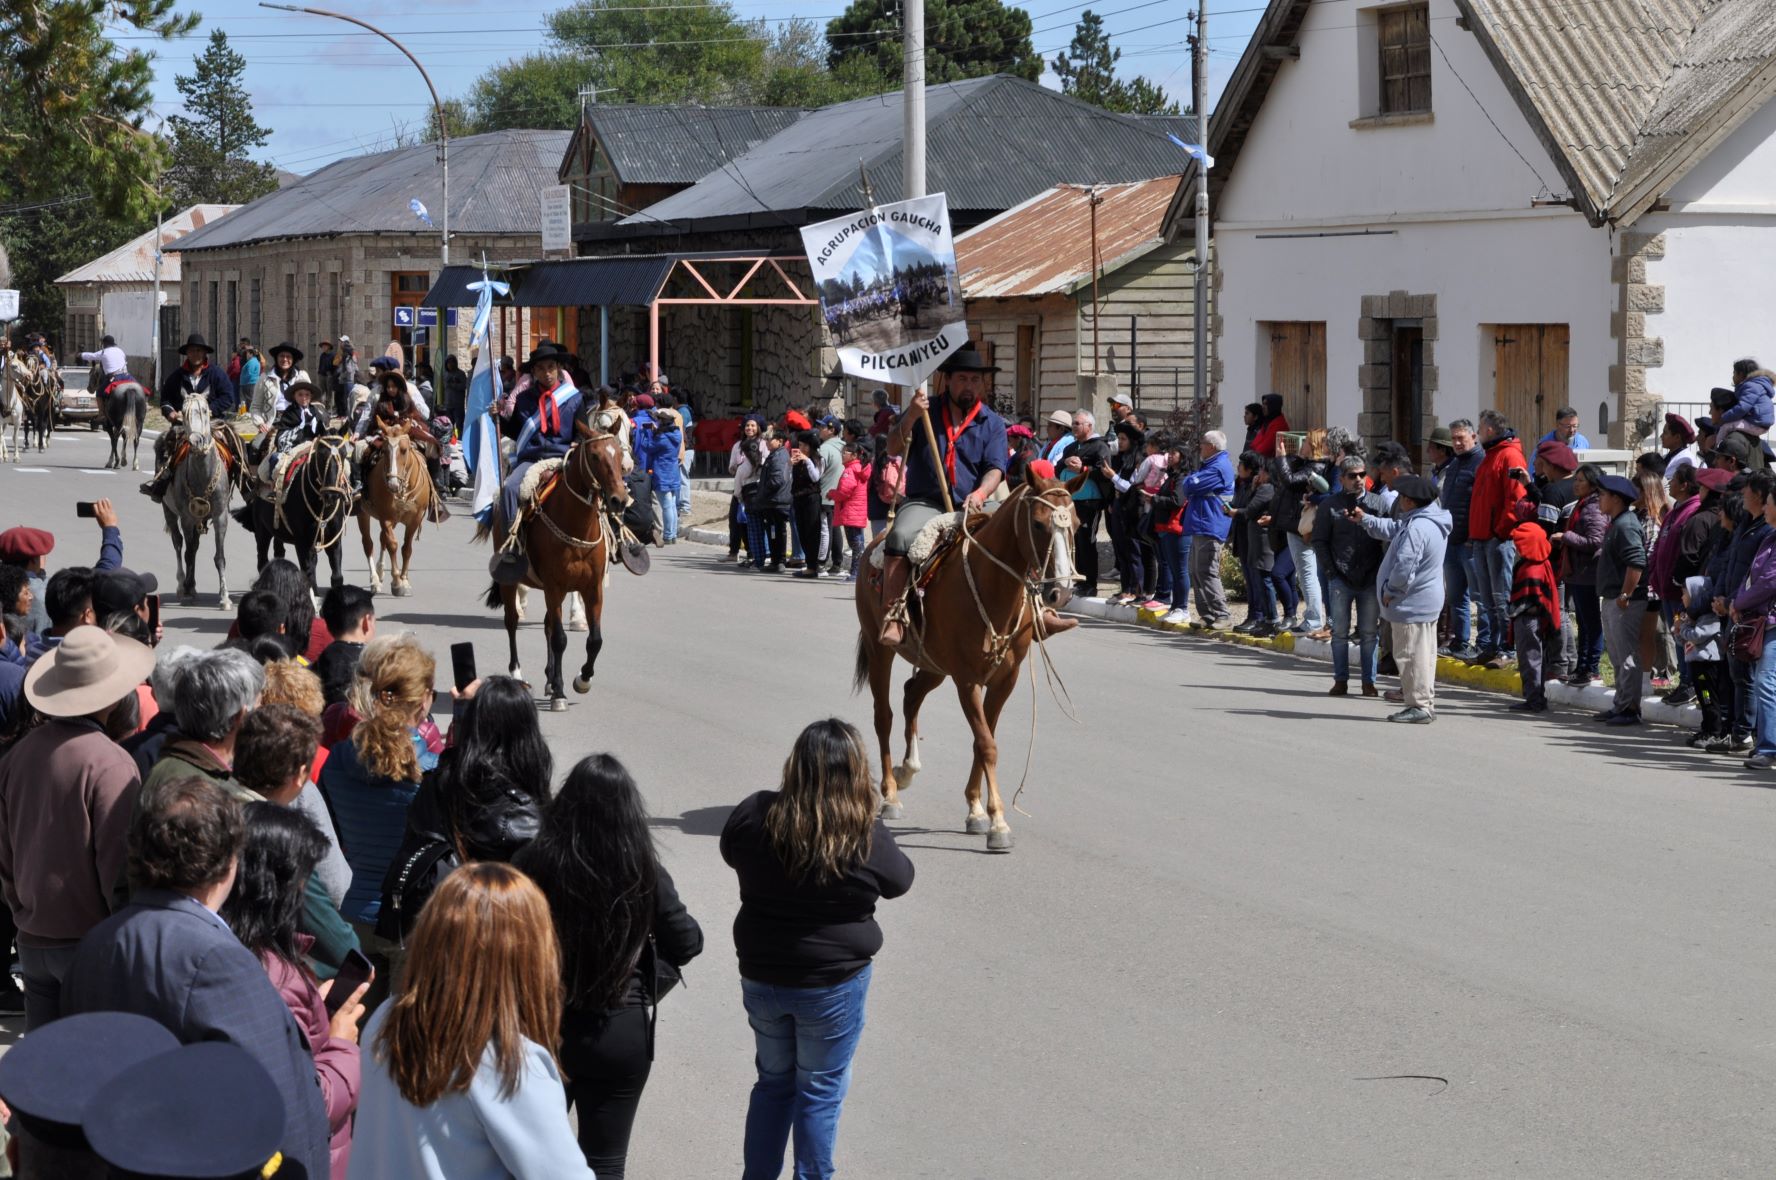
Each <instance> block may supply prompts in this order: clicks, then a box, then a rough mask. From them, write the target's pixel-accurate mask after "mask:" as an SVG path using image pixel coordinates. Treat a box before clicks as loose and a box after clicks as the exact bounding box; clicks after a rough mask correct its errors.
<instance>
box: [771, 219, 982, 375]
mask: <svg viewBox="0 0 1776 1180" xmlns="http://www.w3.org/2000/svg"><path fill="white" fill-rule="evenodd" d="M802 245H803V247H804V248H805V249H806V250H807V251H808V263H809V265H810V266H811V267H812V268H813V270H814V282H815V285H816V286H818V287H819V289H820V312H821V315H823V316H824V317H825V319H826V326H827V330H828V331H829V332H831V333H832V338H833V342H834V343H835V344H836V345H837V346H838V352H839V365H840V367H841V368H843V369H844V371H845V372H846V373H848V374H850V375H851V376H853V377H862V378H864V379H865V380H868V381H874V382H876V383H878V384H894V385H917V384H919V382H921V381H923V380H924V379H925V378H926V377H928V376H930V375H931V374H932V373H933V372H935V371H936V369H937V367H938V365H940V364H942V363H943V360H944V358H945V357H947V356H949V355H950V354H951V353H952V352H955V351H956V350H957V349H958V348H961V347H962V346H963V345H964V344H966V343H967V335H968V330H967V328H966V327H965V326H964V325H963V322H962V319H963V315H962V312H963V308H962V285H961V283H959V282H958V281H957V279H956V247H955V244H954V243H953V242H952V241H951V239H950V212H949V203H948V201H947V200H946V199H945V197H944V194H942V193H933V194H932V195H931V196H928V197H915V198H914V199H912V200H910V201H896V202H894V203H893V204H891V205H876V206H873V207H871V208H869V209H864V210H861V211H859V212H857V213H851V214H847V215H846V216H844V217H837V218H834V219H833V220H831V221H823V222H820V223H819V224H818V225H810V226H807V227H806V228H804V229H803V230H802Z"/></svg>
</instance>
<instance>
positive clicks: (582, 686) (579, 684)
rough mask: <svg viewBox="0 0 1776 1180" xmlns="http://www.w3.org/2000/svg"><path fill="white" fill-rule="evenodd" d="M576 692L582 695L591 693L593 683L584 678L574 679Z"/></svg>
mask: <svg viewBox="0 0 1776 1180" xmlns="http://www.w3.org/2000/svg"><path fill="white" fill-rule="evenodd" d="M574 691H575V692H577V693H581V694H584V693H588V692H591V691H592V682H591V681H590V680H588V679H586V678H585V677H584V676H576V677H574Z"/></svg>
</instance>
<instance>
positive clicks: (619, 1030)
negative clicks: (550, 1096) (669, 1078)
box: [561, 1008, 654, 1180]
mask: <svg viewBox="0 0 1776 1180" xmlns="http://www.w3.org/2000/svg"><path fill="white" fill-rule="evenodd" d="M653 1067H654V1063H653V1056H652V1053H651V1052H650V1049H649V1045H648V1010H647V1009H646V1008H619V1009H617V1010H616V1011H615V1012H609V1013H605V1012H593V1013H582V1012H573V1011H569V1012H568V1013H567V1014H566V1016H565V1017H563V1019H562V1022H561V1070H562V1072H563V1073H565V1074H566V1075H567V1101H568V1105H569V1106H571V1107H573V1108H574V1109H575V1110H577V1111H578V1113H579V1116H580V1151H581V1152H583V1153H584V1154H585V1156H586V1163H587V1164H589V1165H591V1168H592V1171H593V1172H594V1173H595V1174H596V1175H597V1176H598V1180H623V1172H624V1169H625V1167H626V1166H627V1162H628V1157H629V1134H630V1132H631V1131H633V1130H634V1129H635V1112H636V1110H637V1109H638V1108H639V1107H640V1106H641V1092H642V1090H643V1089H644V1088H645V1087H646V1086H647V1080H648V1074H649V1072H650V1071H652V1069H653Z"/></svg>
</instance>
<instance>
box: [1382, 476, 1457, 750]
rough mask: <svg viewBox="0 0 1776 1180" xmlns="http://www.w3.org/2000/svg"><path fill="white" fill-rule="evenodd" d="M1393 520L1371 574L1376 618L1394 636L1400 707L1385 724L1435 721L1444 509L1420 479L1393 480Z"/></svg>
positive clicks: (1446, 516)
mask: <svg viewBox="0 0 1776 1180" xmlns="http://www.w3.org/2000/svg"><path fill="white" fill-rule="evenodd" d="M1392 490H1393V492H1394V496H1395V500H1394V517H1395V520H1396V521H1397V523H1398V524H1399V528H1398V529H1397V530H1395V532H1394V538H1393V541H1392V543H1390V544H1389V545H1388V549H1387V552H1386V553H1385V554H1383V555H1382V558H1381V568H1380V569H1379V570H1378V571H1377V572H1376V575H1375V591H1376V595H1377V596H1378V597H1379V599H1380V601H1381V617H1382V618H1384V619H1386V620H1387V621H1388V624H1389V626H1390V627H1391V628H1392V629H1393V633H1394V660H1395V662H1396V663H1397V664H1399V667H1400V696H1401V703H1402V704H1404V705H1405V708H1403V709H1401V710H1400V711H1399V712H1398V713H1392V714H1389V716H1388V720H1389V721H1398V722H1403V723H1406V724H1411V725H1427V724H1429V723H1430V722H1432V721H1435V720H1436V719H1437V710H1436V698H1437V618H1438V616H1439V615H1441V614H1442V613H1443V556H1444V553H1445V551H1446V549H1447V546H1448V543H1449V529H1450V523H1451V520H1450V516H1449V511H1448V509H1446V508H1444V507H1443V506H1442V505H1441V504H1439V503H1437V488H1436V485H1435V484H1433V483H1432V482H1431V481H1430V480H1428V479H1426V478H1425V477H1424V476H1422V475H1402V476H1398V477H1397V478H1395V479H1394V481H1393V485H1392Z"/></svg>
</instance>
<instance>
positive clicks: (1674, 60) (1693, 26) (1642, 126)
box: [1604, 0, 1720, 211]
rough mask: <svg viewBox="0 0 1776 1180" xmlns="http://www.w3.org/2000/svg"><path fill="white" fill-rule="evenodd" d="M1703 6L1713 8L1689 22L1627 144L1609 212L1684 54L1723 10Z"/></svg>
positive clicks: (1609, 200)
mask: <svg viewBox="0 0 1776 1180" xmlns="http://www.w3.org/2000/svg"><path fill="white" fill-rule="evenodd" d="M1639 2H1640V5H1641V11H1642V12H1647V7H1646V4H1647V0H1639ZM1703 3H1704V4H1709V5H1711V7H1706V8H1703V9H1701V10H1700V11H1698V12H1697V13H1696V19H1694V20H1693V21H1691V22H1690V29H1689V32H1687V33H1685V34H1684V36H1683V38H1682V40H1681V41H1680V42H1679V43H1678V45H1677V46H1676V49H1675V51H1674V52H1673V53H1672V54H1671V59H1670V62H1669V63H1668V64H1667V66H1666V68H1665V76H1664V77H1663V78H1662V79H1660V81H1659V85H1658V86H1656V87H1655V88H1653V90H1652V91H1651V94H1650V98H1649V100H1648V102H1647V104H1646V107H1645V108H1644V109H1643V110H1642V111H1641V112H1640V118H1639V119H1638V120H1636V122H1635V126H1634V136H1633V138H1632V139H1631V140H1630V141H1629V143H1628V150H1627V151H1626V152H1624V153H1623V154H1622V164H1621V166H1620V167H1619V168H1617V169H1616V174H1615V176H1614V177H1613V178H1611V180H1610V190H1609V196H1608V198H1607V199H1606V200H1605V202H1604V208H1605V210H1606V211H1607V210H1608V209H1609V208H1610V207H1611V206H1612V205H1613V203H1614V201H1615V198H1616V196H1617V194H1619V193H1620V192H1621V191H1622V182H1623V181H1624V180H1626V179H1627V177H1628V170H1629V168H1630V167H1632V166H1633V164H1634V160H1635V157H1636V156H1637V155H1638V154H1639V153H1640V149H1641V147H1642V145H1643V144H1645V143H1646V141H1647V125H1648V124H1649V123H1650V122H1651V121H1652V118H1653V112H1654V111H1656V110H1658V109H1659V100H1660V99H1661V98H1663V97H1664V95H1665V92H1666V91H1668V90H1670V89H1671V82H1672V79H1674V78H1676V77H1677V71H1678V70H1680V69H1682V68H1683V57H1684V52H1685V51H1686V50H1687V49H1689V47H1690V45H1691V44H1692V43H1694V42H1695V40H1696V33H1697V32H1698V31H1699V30H1700V29H1701V28H1702V22H1703V21H1705V20H1707V19H1708V18H1709V17H1711V16H1713V15H1714V14H1715V13H1716V12H1718V11H1720V6H1719V5H1718V4H1716V3H1714V0H1703ZM1648 17H1649V19H1650V18H1651V14H1650V13H1648ZM1647 31H1648V32H1652V31H1653V30H1652V29H1651V27H1649V28H1648V30H1647Z"/></svg>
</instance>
